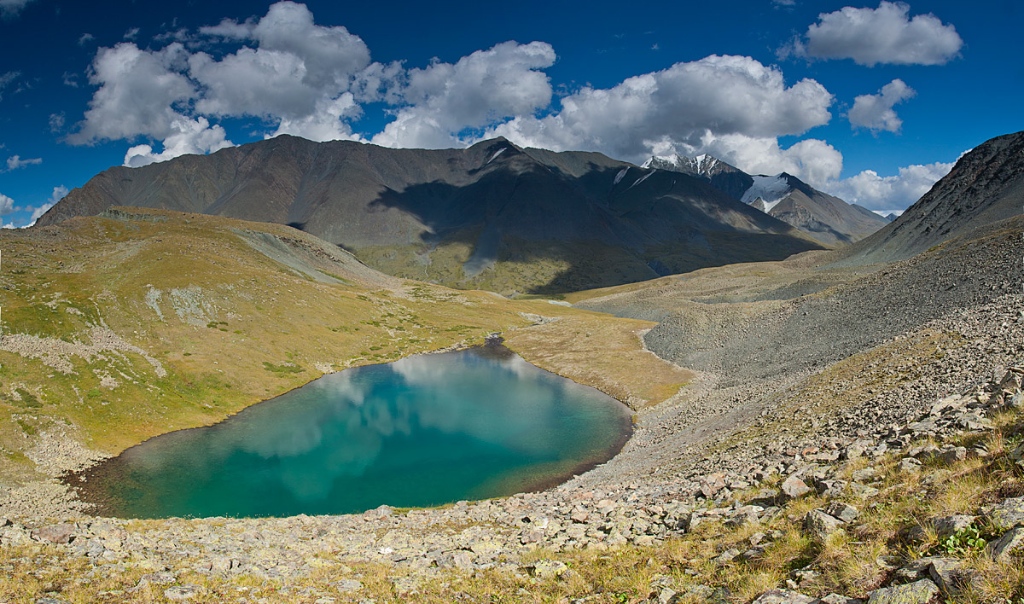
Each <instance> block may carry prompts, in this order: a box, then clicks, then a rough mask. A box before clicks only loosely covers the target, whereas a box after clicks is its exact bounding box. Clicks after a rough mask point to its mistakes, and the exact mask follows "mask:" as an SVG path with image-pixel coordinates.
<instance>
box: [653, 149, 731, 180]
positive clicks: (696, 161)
mask: <svg viewBox="0 0 1024 604" xmlns="http://www.w3.org/2000/svg"><path fill="white" fill-rule="evenodd" d="M718 164H719V160H718V158H717V157H713V156H711V155H707V154H702V155H697V156H696V157H686V156H685V155H678V154H676V155H655V156H653V157H651V158H650V159H648V160H647V161H645V162H644V163H643V166H642V167H644V168H648V169H650V168H658V169H661V170H670V171H672V172H683V173H684V174H691V175H693V176H701V177H704V178H707V179H710V178H711V177H712V176H714V170H715V168H716V167H717V166H718Z"/></svg>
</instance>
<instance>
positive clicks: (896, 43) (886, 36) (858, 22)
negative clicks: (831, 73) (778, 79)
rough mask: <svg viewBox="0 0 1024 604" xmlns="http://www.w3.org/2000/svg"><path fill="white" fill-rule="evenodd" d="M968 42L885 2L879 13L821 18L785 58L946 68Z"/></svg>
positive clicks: (930, 18) (934, 20) (848, 10)
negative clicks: (789, 56)
mask: <svg viewBox="0 0 1024 604" xmlns="http://www.w3.org/2000/svg"><path fill="white" fill-rule="evenodd" d="M962 47H963V40H962V39H961V38H960V34H958V33H957V32H956V28H955V27H954V26H953V25H949V24H944V23H942V21H941V20H940V19H939V18H938V17H936V16H935V15H933V14H930V13H929V14H927V15H915V16H914V17H913V18H911V17H910V6H909V5H907V4H904V3H902V2H885V1H883V2H882V3H881V4H879V5H878V8H876V9H872V8H854V7H851V6H847V7H844V8H842V9H840V10H838V11H835V12H831V13H822V14H820V15H818V22H817V23H814V24H812V25H811V26H810V27H809V28H808V29H807V33H806V34H805V35H804V37H803V38H798V39H796V40H794V41H793V42H792V43H791V44H789V45H787V46H785V47H783V48H782V49H781V50H780V56H782V57H786V56H788V55H795V56H799V57H806V58H812V59H853V60H854V61H855V62H856V63H858V64H859V65H867V66H869V67H870V66H874V65H877V64H879V63H882V64H896V65H944V64H946V63H948V62H949V61H950V60H952V59H953V58H954V57H956V56H957V55H958V54H959V53H960V49H961V48H962Z"/></svg>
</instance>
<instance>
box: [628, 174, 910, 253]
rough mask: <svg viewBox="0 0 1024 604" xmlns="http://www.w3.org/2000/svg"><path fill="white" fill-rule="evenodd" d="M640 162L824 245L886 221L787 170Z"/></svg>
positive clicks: (846, 239) (851, 237) (857, 235)
mask: <svg viewBox="0 0 1024 604" xmlns="http://www.w3.org/2000/svg"><path fill="white" fill-rule="evenodd" d="M643 167H645V168H652V169H659V170H670V171H673V172H680V173H682V174H689V175H691V176H695V177H698V178H703V179H704V180H706V181H708V182H709V183H710V184H711V186H712V187H714V188H716V189H718V190H719V191H722V192H723V193H725V194H726V195H729V196H730V197H733V198H735V199H739V200H740V201H742V202H744V203H748V204H750V205H752V206H754V207H755V208H757V209H759V210H761V211H763V212H765V213H767V214H769V215H771V216H774V217H775V218H778V219H779V220H781V221H783V222H785V223H787V224H789V225H792V226H793V227H795V228H797V229H799V230H801V231H803V232H805V233H807V234H808V235H810V236H811V237H812V238H814V239H815V240H816V241H819V242H821V243H822V244H824V245H827V246H830V247H835V246H841V245H846V244H850V243H853V242H855V241H859V240H860V239H863V238H864V237H867V236H868V235H870V234H872V233H874V232H875V231H877V230H878V229H880V228H882V227H883V226H885V225H886V224H888V223H889V222H890V220H888V219H886V218H883V217H881V216H879V215H877V214H875V213H874V212H872V211H870V210H868V209H867V208H864V207H862V206H859V205H856V204H849V203H846V202H845V201H843V200H842V199H839V198H838V197H835V196H832V195H829V194H827V193H823V192H821V191H819V190H817V189H815V188H814V187H812V186H810V185H808V184H807V183H805V182H804V181H802V180H800V179H799V178H797V177H795V176H793V175H792V174H787V173H785V172H783V173H781V174H777V175H775V176H765V175H750V174H747V173H746V172H743V171H742V170H740V169H739V168H736V167H735V166H732V165H729V164H728V163H726V162H724V161H722V160H720V159H718V158H716V157H712V156H710V155H698V156H696V157H686V156H682V155H672V156H654V157H652V158H650V159H648V160H647V161H646V162H644V164H643Z"/></svg>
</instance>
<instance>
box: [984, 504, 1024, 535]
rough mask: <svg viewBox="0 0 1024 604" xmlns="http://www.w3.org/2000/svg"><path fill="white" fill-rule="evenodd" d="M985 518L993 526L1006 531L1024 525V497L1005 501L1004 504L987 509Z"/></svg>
mask: <svg viewBox="0 0 1024 604" xmlns="http://www.w3.org/2000/svg"><path fill="white" fill-rule="evenodd" d="M985 516H986V518H988V520H989V522H991V523H992V524H994V525H996V526H999V527H1002V528H1005V529H1010V528H1013V527H1015V526H1018V525H1024V497H1010V498H1009V499H1004V500H1003V502H1002V503H998V504H996V505H994V506H992V507H990V508H987V510H986V512H985Z"/></svg>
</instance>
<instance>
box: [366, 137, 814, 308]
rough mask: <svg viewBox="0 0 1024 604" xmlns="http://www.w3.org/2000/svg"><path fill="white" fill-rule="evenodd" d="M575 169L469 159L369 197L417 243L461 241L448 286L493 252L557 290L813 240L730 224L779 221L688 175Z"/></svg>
mask: <svg viewBox="0 0 1024 604" xmlns="http://www.w3.org/2000/svg"><path fill="white" fill-rule="evenodd" d="M580 167H582V168H583V169H582V170H579V172H582V174H568V173H566V172H564V171H562V170H561V169H560V168H558V167H557V166H554V165H547V164H542V163H539V162H536V161H533V160H529V159H526V158H525V156H521V157H512V158H510V161H509V163H508V164H506V165H504V166H496V167H495V168H494V169H491V170H490V171H485V170H483V169H479V170H478V174H477V176H478V178H476V179H475V180H474V181H473V182H471V183H469V184H466V185H464V186H456V185H452V184H449V183H444V182H438V181H435V182H431V183H426V184H421V185H414V186H410V187H408V188H406V189H404V190H402V191H395V190H387V191H385V192H384V193H383V194H381V195H380V197H379V198H378V199H376V200H375V201H373V202H372V203H371V207H374V206H377V207H379V208H395V209H399V210H401V211H403V212H407V213H409V214H411V215H413V216H415V217H416V218H417V219H418V220H419V221H420V222H422V223H423V224H425V225H427V226H428V227H429V228H430V230H431V232H430V233H429V234H425V235H424V236H423V237H422V240H423V243H424V244H425V245H426V246H430V247H433V246H437V245H441V244H453V243H459V244H464V245H466V246H467V247H469V248H470V249H472V253H471V255H470V257H469V260H468V261H467V262H465V263H464V264H463V266H462V267H461V268H462V270H463V271H464V272H462V273H459V274H465V275H468V278H467V279H465V280H464V281H462V282H459V283H457V285H460V286H463V287H475V286H479V285H480V284H482V283H483V282H484V281H485V280H486V277H487V274H486V271H487V270H488V269H489V268H490V267H491V266H493V264H494V263H496V262H497V263H502V264H503V265H504V266H505V267H507V268H509V271H510V272H511V273H515V274H516V275H518V277H510V278H512V279H518V280H519V282H520V284H525V285H524V287H525V288H526V290H525V291H522V290H520V291H521V293H532V294H543V295H554V294H562V293H566V292H570V291H578V290H581V289H590V288H594V287H607V286H612V285H620V284H623V283H631V282H635V281H643V280H648V279H653V278H656V277H659V276H663V275H667V274H675V273H681V272H688V271H692V270H696V269H700V268H706V267H711V266H721V265H725V264H732V263H736V262H752V261H762V260H781V259H783V258H786V257H788V256H790V255H792V254H794V253H799V252H803V251H807V250H810V249H820V248H819V247H818V246H816V245H815V244H813V243H811V242H809V241H806V240H804V239H800V238H797V237H793V236H791V235H788V234H769V233H763V232H749V229H748V230H745V229H743V228H737V227H735V226H732V225H733V224H734V223H735V222H737V221H738V220H740V219H742V220H743V221H746V222H748V223H752V224H756V225H761V224H763V225H764V226H763V227H761V228H764V229H766V230H771V229H779V225H780V224H781V223H778V222H777V221H775V220H774V219H771V218H770V217H767V216H766V215H763V214H761V213H760V212H758V211H757V210H754V209H753V208H748V207H747V206H746V205H744V204H741V203H740V202H738V201H735V200H731V199H728V198H726V197H724V196H723V195H722V194H721V193H719V192H717V191H715V190H714V189H711V188H710V187H708V186H707V185H705V184H703V183H702V182H700V181H698V180H697V179H693V178H690V177H688V176H685V175H681V174H675V173H668V172H661V171H658V172H655V173H653V174H652V173H648V172H643V171H640V170H638V169H636V168H631V170H633V171H634V172H633V174H626V175H625V176H623V174H622V169H621V168H618V167H616V168H607V167H601V166H597V165H595V164H593V163H589V164H587V165H581V166H580ZM644 176H646V177H644ZM737 217H740V218H737ZM758 221H761V222H758ZM431 262H433V258H432V259H431ZM513 265H515V266H513ZM552 267H559V268H557V269H554V268H552ZM447 268H449V269H452V268H454V267H447ZM455 272H457V273H458V272H459V271H455ZM449 274H450V273H449ZM550 275H553V276H550ZM539 281H543V282H539ZM449 285H456V284H455V283H449Z"/></svg>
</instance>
